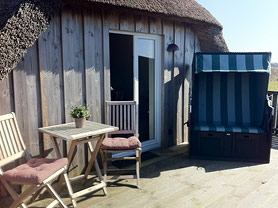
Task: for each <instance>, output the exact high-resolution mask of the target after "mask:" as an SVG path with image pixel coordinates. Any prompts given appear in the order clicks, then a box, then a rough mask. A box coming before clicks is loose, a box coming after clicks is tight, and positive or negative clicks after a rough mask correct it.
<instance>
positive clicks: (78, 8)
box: [0, 3, 202, 173]
mask: <svg viewBox="0 0 278 208" xmlns="http://www.w3.org/2000/svg"><path fill="white" fill-rule="evenodd" d="M113 35H114V36H117V35H122V36H121V37H120V39H118V40H124V39H125V37H126V38H127V39H130V41H129V42H123V44H122V45H121V44H120V43H119V42H118V43H117V40H116V41H114V42H115V47H114V48H113V51H114V52H113V53H115V54H117V52H116V49H117V48H118V50H119V54H121V53H122V52H121V51H123V50H124V48H125V47H127V44H128V43H131V48H129V50H130V52H131V53H132V52H133V54H130V53H126V54H125V57H124V58H126V60H127V59H128V57H131V59H130V61H131V62H132V65H131V66H133V68H130V70H132V72H133V75H132V76H133V77H132V80H133V81H134V82H132V83H131V85H130V84H128V82H127V81H126V80H125V76H121V77H120V78H119V79H120V82H124V83H126V88H130V87H131V88H133V93H135V90H136V89H134V86H133V85H134V83H135V82H136V79H137V82H138V77H137V78H136V77H135V74H134V73H136V72H135V71H134V67H136V66H135V64H139V63H136V60H135V59H134V56H135V54H134V53H136V54H137V52H136V48H135V47H138V51H140V50H141V49H142V48H143V49H144V47H141V46H142V45H140V44H141V43H140V42H138V43H137V46H135V44H136V40H139V39H140V38H143V39H149V40H153V41H154V45H155V46H154V48H153V50H154V53H153V54H155V55H154V57H152V58H153V59H155V61H157V62H155V69H154V74H153V82H154V83H156V84H155V85H154V86H153V88H154V89H153V93H154V94H155V95H154V97H155V98H154V101H153V102H154V103H155V104H154V108H155V112H154V114H153V115H154V117H155V118H153V122H154V126H155V127H154V128H155V131H156V133H155V134H154V135H155V136H154V137H155V138H154V139H155V140H153V142H150V141H145V142H143V151H144V150H149V149H152V148H158V147H169V146H172V145H176V144H180V143H182V142H187V141H188V128H187V126H186V122H187V120H188V114H189V112H188V110H189V106H188V103H189V93H190V88H191V77H192V61H193V56H194V53H195V52H199V51H202V46H201V44H200V41H199V39H200V37H199V36H198V35H197V33H196V30H194V27H193V25H192V23H190V22H189V23H188V22H187V21H185V20H184V19H183V18H177V17H174V16H167V15H162V14H157V13H151V12H146V11H140V10H135V9H130V8H122V7H115V6H110V5H102V4H92V3H82V4H77V5H74V6H73V5H68V6H65V7H64V8H63V9H61V10H60V11H59V12H58V13H57V14H56V15H55V17H54V18H53V19H52V20H51V23H50V25H49V27H48V29H47V30H46V31H45V32H44V33H42V34H41V35H40V37H39V38H38V40H36V42H35V43H34V45H33V46H32V47H30V48H28V50H27V54H26V55H25V56H24V58H23V59H22V60H21V61H20V62H19V63H18V64H17V66H16V68H15V69H14V70H13V71H12V72H11V73H9V75H8V77H7V78H6V79H4V80H2V81H1V82H0V91H1V92H2V93H1V94H0V114H5V113H9V112H15V113H16V116H17V120H18V123H19V128H20V130H21V132H22V135H23V138H24V142H25V144H26V145H27V148H28V149H29V150H30V152H31V154H32V155H33V156H36V155H44V156H47V155H49V154H50V156H55V155H54V153H53V152H54V151H53V150H52V145H51V142H50V140H49V139H48V138H44V136H43V135H41V134H39V133H38V128H39V127H42V126H50V125H55V124H60V123H64V122H71V121H72V118H71V117H70V113H69V112H70V109H71V106H72V105H80V104H83V105H87V106H88V108H89V109H90V111H91V114H92V116H91V117H90V118H89V119H90V120H92V121H97V122H104V116H105V115H104V114H105V110H104V107H105V106H104V102H105V100H111V96H113V95H111V90H114V89H113V86H111V79H113V78H112V76H116V75H114V74H117V73H115V72H114V73H113V72H111V70H112V68H111V53H112V52H111V48H112V46H111V40H112V37H111V36H113ZM136 38H137V39H136ZM138 38H139V39H138ZM125 43H127V44H125ZM172 43H175V44H176V45H177V46H178V47H179V50H178V51H175V52H172V51H167V47H168V45H169V44H172ZM117 44H118V45H117ZM119 44H120V45H119ZM140 48H141V49H140ZM143 49H142V50H143ZM139 53H140V52H138V54H139ZM143 53H144V52H143ZM138 54H137V55H138ZM123 55H124V54H123ZM139 55H140V54H139ZM139 55H138V57H139ZM150 56H152V55H150ZM115 58H117V57H116V56H115ZM124 58H123V57H122V58H118V59H117V60H118V62H120V63H119V64H121V63H122V65H125V64H126V63H125V62H123V60H125V59H124ZM134 60H135V61H134ZM119 67H120V66H119ZM137 68H138V67H137ZM137 72H138V70H137ZM131 74H132V73H131ZM149 76H151V75H149ZM117 79H118V77H116V78H115V80H117ZM149 79H150V78H149ZM150 83H151V82H149V84H150ZM137 84H138V83H137ZM137 87H138V85H137ZM137 90H139V89H137ZM135 94H136V93H135ZM135 94H133V96H135ZM149 95H150V94H149ZM152 96H153V95H152ZM139 105H140V103H139ZM139 122H140V121H139ZM60 146H61V149H63V153H64V155H66V151H67V145H66V144H62V143H61V144H60ZM86 149H87V148H84V147H79V149H78V150H77V153H76V154H77V157H76V158H75V161H73V163H74V164H75V165H76V166H77V168H75V170H74V171H73V173H74V172H75V171H76V172H80V171H82V168H83V167H84V164H85V163H86V161H87V159H86V158H87V155H88V153H87V152H86ZM84 156H85V160H84Z"/></svg>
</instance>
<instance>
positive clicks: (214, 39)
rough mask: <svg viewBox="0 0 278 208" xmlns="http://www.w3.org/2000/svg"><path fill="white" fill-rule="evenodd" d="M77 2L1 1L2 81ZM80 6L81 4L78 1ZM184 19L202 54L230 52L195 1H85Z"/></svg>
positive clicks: (218, 27) (217, 25) (219, 29)
mask: <svg viewBox="0 0 278 208" xmlns="http://www.w3.org/2000/svg"><path fill="white" fill-rule="evenodd" d="M72 1H74V0H1V1H0V80H2V79H3V78H4V77H5V76H6V75H7V74H8V73H9V72H10V71H11V70H12V69H13V68H14V67H15V66H16V65H17V63H18V62H19V61H20V59H22V58H23V57H24V55H25V53H26V51H27V48H28V47H30V46H32V45H33V44H34V43H35V41H36V40H37V39H38V37H39V35H40V34H41V33H43V32H44V31H45V30H46V29H47V27H48V25H49V23H50V19H51V17H52V16H53V15H54V14H55V13H56V12H57V11H58V10H59V9H60V8H61V7H62V5H63V3H65V2H67V3H68V2H72ZM75 1H76V2H80V1H81V0H79V1H78V0H75ZM82 1H90V2H92V3H97V4H103V5H106V4H107V5H108V4H109V5H110V6H111V5H112V6H117V7H126V8H130V9H136V10H141V11H146V12H151V13H160V14H162V15H167V16H171V17H178V18H181V19H182V20H183V21H185V22H188V23H190V24H191V25H192V27H193V29H194V30H195V32H196V33H197V35H198V37H199V39H200V42H201V47H202V51H205V52H206V51H207V52H223V51H228V48H227V45H226V43H225V41H224V39H223V35H222V26H221V24H220V23H219V22H218V21H217V20H216V19H215V18H214V17H213V16H212V15H211V14H210V13H209V12H208V11H207V10H206V9H205V8H203V7H202V6H201V5H199V4H198V3H197V2H195V1H194V0H82Z"/></svg>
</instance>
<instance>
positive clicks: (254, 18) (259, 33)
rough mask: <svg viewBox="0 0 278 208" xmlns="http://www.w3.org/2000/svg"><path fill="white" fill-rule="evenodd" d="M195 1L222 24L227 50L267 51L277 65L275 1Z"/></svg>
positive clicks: (277, 14) (277, 42)
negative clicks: (270, 53)
mask: <svg viewBox="0 0 278 208" xmlns="http://www.w3.org/2000/svg"><path fill="white" fill-rule="evenodd" d="M196 1H197V2H198V3H199V4H201V5H202V6H203V7H205V8H206V9H207V10H208V11H210V13H211V14H212V15H213V16H214V17H216V19H217V20H218V21H219V22H220V23H221V24H222V25H223V27H224V29H223V33H224V38H225V40H226V42H227V44H228V47H229V49H230V51H235V52H240V51H242V52H245V51H248V52H265V51H270V52H272V62H277V63H278V0H264V1H262V0H196Z"/></svg>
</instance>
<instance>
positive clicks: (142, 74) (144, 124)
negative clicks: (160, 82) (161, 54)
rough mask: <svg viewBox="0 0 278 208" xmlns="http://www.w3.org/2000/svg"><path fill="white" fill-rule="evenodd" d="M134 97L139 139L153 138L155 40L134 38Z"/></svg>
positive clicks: (147, 139)
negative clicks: (136, 105)
mask: <svg viewBox="0 0 278 208" xmlns="http://www.w3.org/2000/svg"><path fill="white" fill-rule="evenodd" d="M134 49H135V57H134V58H135V72H134V74H135V84H134V86H135V87H134V90H135V91H134V95H135V96H134V98H135V100H136V101H137V103H138V126H139V132H138V133H139V136H140V141H142V142H144V141H149V140H152V139H155V79H154V78H155V40H153V39H148V38H143V37H138V38H135V48H134Z"/></svg>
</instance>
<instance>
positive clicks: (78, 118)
mask: <svg viewBox="0 0 278 208" xmlns="http://www.w3.org/2000/svg"><path fill="white" fill-rule="evenodd" d="M70 115H71V117H72V118H74V120H75V126H76V128H83V127H84V125H85V120H86V118H88V117H90V116H91V114H90V112H89V110H88V108H87V107H86V106H84V105H79V106H76V105H74V106H72V107H71V111H70Z"/></svg>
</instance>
